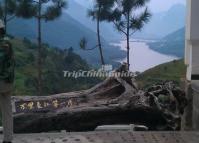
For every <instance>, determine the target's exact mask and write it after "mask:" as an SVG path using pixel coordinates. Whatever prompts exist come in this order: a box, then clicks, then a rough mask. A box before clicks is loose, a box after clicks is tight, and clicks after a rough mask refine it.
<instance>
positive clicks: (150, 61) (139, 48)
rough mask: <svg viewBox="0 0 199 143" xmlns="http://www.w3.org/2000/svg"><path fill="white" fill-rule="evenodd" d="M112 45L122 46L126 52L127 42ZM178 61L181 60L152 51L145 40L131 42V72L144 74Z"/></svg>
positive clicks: (124, 60)
mask: <svg viewBox="0 0 199 143" xmlns="http://www.w3.org/2000/svg"><path fill="white" fill-rule="evenodd" d="M112 45H115V46H120V47H121V49H122V50H125V51H126V41H121V42H120V43H117V44H112ZM177 59H179V58H178V57H175V56H170V55H164V54H160V53H158V52H156V51H154V50H151V49H150V48H149V46H148V45H147V43H146V42H145V41H144V40H132V42H130V70H131V71H133V72H135V71H139V72H144V71H146V70H148V69H150V68H153V67H155V66H157V65H160V64H163V63H166V62H170V61H173V60H177ZM120 62H126V59H123V60H120Z"/></svg>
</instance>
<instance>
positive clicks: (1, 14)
mask: <svg viewBox="0 0 199 143" xmlns="http://www.w3.org/2000/svg"><path fill="white" fill-rule="evenodd" d="M16 8H17V7H16V0H2V1H1V2H0V18H1V19H2V20H3V21H4V24H5V33H7V23H8V22H9V21H11V20H12V19H14V18H15V12H16Z"/></svg>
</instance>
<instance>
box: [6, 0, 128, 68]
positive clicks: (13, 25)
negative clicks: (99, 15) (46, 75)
mask: <svg viewBox="0 0 199 143" xmlns="http://www.w3.org/2000/svg"><path fill="white" fill-rule="evenodd" d="M75 5H78V4H75V3H69V6H68V9H66V10H65V12H64V13H63V15H62V16H61V17H60V18H58V19H56V20H55V21H51V22H44V21H43V23H42V41H43V43H48V44H49V45H51V46H53V47H58V48H65V47H72V48H73V49H74V52H75V53H77V54H79V55H80V56H81V57H82V58H83V59H86V61H87V62H88V63H89V64H92V65H99V63H100V62H99V60H100V58H99V50H98V49H97V48H96V49H95V50H93V51H83V50H82V49H80V46H79V42H80V40H81V39H82V38H83V37H85V38H86V39H87V41H88V48H92V47H95V46H96V43H97V42H96V39H97V36H96V35H97V34H96V32H95V31H94V27H93V30H92V28H88V27H89V26H85V25H84V24H82V23H80V22H79V21H77V20H76V19H78V18H74V17H75V15H73V16H74V17H71V16H70V15H69V14H68V13H67V12H66V11H69V13H71V14H72V13H73V12H75V11H76V10H77V8H78V7H76V6H75ZM79 6H80V5H79ZM73 8H74V9H73ZM82 9H83V7H80V8H79V9H78V14H80V16H81V12H79V10H80V11H81V10H82ZM86 11H87V10H86V9H84V12H86ZM84 14H86V13H84ZM84 17H85V19H84V20H86V19H87V21H90V23H94V22H92V21H91V20H89V18H87V16H84ZM80 20H81V19H80ZM82 20H83V19H82ZM94 25H95V24H93V26H94ZM105 31H106V30H105ZM8 33H9V34H11V35H13V36H16V37H20V38H24V37H26V38H28V39H31V40H33V41H36V39H37V21H36V20H35V19H28V20H27V19H26V20H25V19H21V18H15V19H14V20H12V21H10V22H9V23H8ZM107 33H110V32H107ZM102 44H103V50H104V57H105V60H106V63H111V64H115V62H114V59H118V58H120V59H121V58H123V57H124V56H125V53H124V52H123V51H121V50H120V49H119V48H117V47H113V46H110V45H109V42H108V41H107V40H106V39H103V38H102Z"/></svg>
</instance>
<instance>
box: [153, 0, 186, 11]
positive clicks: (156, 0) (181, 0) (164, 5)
mask: <svg viewBox="0 0 199 143" xmlns="http://www.w3.org/2000/svg"><path fill="white" fill-rule="evenodd" d="M175 4H184V5H185V4H186V0H151V2H150V3H149V8H150V10H151V11H152V12H156V13H158V12H161V11H167V10H168V9H169V8H171V7H172V6H173V5H175Z"/></svg>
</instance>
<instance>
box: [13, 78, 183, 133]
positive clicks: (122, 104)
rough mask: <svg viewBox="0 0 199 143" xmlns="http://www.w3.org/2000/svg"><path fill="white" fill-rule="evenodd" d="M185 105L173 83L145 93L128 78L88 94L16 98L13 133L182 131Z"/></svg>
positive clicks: (150, 89) (83, 92)
mask: <svg viewBox="0 0 199 143" xmlns="http://www.w3.org/2000/svg"><path fill="white" fill-rule="evenodd" d="M185 105H186V99H185V96H184V93H183V92H182V91H181V90H180V89H178V88H176V87H175V85H174V84H173V83H171V82H167V83H163V84H158V85H154V86H152V87H150V88H149V89H147V90H146V91H142V90H138V89H137V87H136V85H135V84H134V83H133V82H131V80H129V79H122V78H108V79H106V80H105V81H104V82H102V83H100V84H98V85H96V86H95V87H93V88H91V89H89V90H85V91H80V92H71V93H63V94H58V95H52V96H45V97H35V96H33V97H30V96H26V97H13V110H14V111H13V112H14V124H15V126H14V131H15V132H16V133H38V132H49V131H60V130H66V131H93V130H94V129H95V128H96V127H97V126H99V125H113V124H139V125H145V126H147V127H148V128H149V130H156V131H157V130H179V129H180V122H181V114H182V113H183V109H184V107H185Z"/></svg>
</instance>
